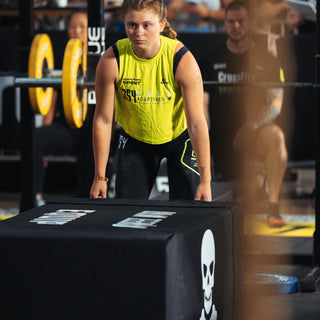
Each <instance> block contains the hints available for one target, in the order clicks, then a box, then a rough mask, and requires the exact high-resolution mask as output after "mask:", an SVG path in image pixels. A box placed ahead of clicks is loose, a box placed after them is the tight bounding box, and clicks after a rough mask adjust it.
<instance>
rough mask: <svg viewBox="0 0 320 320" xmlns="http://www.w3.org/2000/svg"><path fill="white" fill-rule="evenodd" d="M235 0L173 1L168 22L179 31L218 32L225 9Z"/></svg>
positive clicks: (170, 4) (169, 5)
mask: <svg viewBox="0 0 320 320" xmlns="http://www.w3.org/2000/svg"><path fill="white" fill-rule="evenodd" d="M231 1H233V0H171V1H170V3H169V4H168V20H172V21H170V23H172V25H173V26H174V28H175V29H176V30H177V31H189V32H190V31H194V32H199V31H200V32H217V31H220V30H221V29H220V28H221V25H222V24H223V20H224V8H225V6H227V5H228V3H230V2H231Z"/></svg>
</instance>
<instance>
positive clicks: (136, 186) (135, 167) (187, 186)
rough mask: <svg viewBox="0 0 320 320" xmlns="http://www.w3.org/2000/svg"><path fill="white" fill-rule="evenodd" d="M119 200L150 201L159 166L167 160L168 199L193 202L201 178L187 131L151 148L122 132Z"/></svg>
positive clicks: (119, 156) (117, 180) (117, 188)
mask: <svg viewBox="0 0 320 320" xmlns="http://www.w3.org/2000/svg"><path fill="white" fill-rule="evenodd" d="M117 152H118V153H117V169H116V172H117V173H116V197H117V198H128V199H129V198H131V199H148V197H149V194H150V192H151V189H152V186H153V184H154V182H155V179H156V176H157V173H158V170H159V166H160V162H161V160H162V159H163V158H167V171H168V178H169V198H170V199H175V200H177V199H184V200H194V197H195V194H196V189H197V187H198V185H199V183H200V176H199V173H198V167H197V163H196V159H195V156H194V153H193V150H192V146H191V141H190V139H189V135H188V132H187V130H186V131H185V132H183V133H182V134H181V135H180V136H179V137H177V138H176V139H174V140H172V141H170V142H168V143H164V144H160V145H152V144H147V143H143V142H140V141H138V140H136V139H133V138H132V137H130V136H129V135H127V134H126V133H125V132H124V131H123V130H121V132H120V137H119V145H118V151H117Z"/></svg>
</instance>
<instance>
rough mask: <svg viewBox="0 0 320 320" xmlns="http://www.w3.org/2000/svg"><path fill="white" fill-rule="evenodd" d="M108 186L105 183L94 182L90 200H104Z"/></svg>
mask: <svg viewBox="0 0 320 320" xmlns="http://www.w3.org/2000/svg"><path fill="white" fill-rule="evenodd" d="M107 189H108V185H107V182H106V181H99V180H94V181H93V183H92V186H91V190H90V198H91V199H98V198H100V199H106V198H107Z"/></svg>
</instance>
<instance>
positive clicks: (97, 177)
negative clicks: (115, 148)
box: [94, 174, 108, 182]
mask: <svg viewBox="0 0 320 320" xmlns="http://www.w3.org/2000/svg"><path fill="white" fill-rule="evenodd" d="M94 180H97V181H105V182H108V178H107V177H104V176H99V175H98V174H95V175H94Z"/></svg>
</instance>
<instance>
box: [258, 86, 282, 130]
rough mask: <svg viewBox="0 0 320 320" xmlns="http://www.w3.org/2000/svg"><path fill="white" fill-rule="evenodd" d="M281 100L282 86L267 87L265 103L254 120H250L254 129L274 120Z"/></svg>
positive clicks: (280, 107) (279, 109) (279, 110)
mask: <svg viewBox="0 0 320 320" xmlns="http://www.w3.org/2000/svg"><path fill="white" fill-rule="evenodd" d="M282 102H283V88H272V89H267V99H266V104H265V106H264V107H263V108H262V109H261V111H260V112H259V114H258V116H257V118H256V119H255V121H253V122H252V125H253V126H254V127H255V129H256V128H258V127H261V126H262V125H264V124H267V123H271V122H272V121H273V120H275V119H276V118H277V116H278V115H279V114H280V112H281V109H282Z"/></svg>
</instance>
